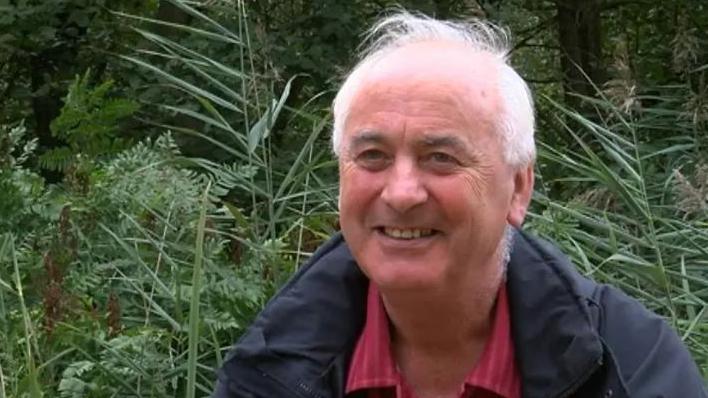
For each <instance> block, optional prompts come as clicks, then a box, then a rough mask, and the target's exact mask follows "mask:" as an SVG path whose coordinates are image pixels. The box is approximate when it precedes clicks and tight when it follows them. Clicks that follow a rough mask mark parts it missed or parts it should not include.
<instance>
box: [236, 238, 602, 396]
mask: <svg viewBox="0 0 708 398" xmlns="http://www.w3.org/2000/svg"><path fill="white" fill-rule="evenodd" d="M587 283H589V282H587V281H585V280H584V279H583V278H582V277H580V276H579V275H578V274H577V273H576V272H575V271H573V270H572V265H570V264H569V262H568V261H567V260H566V259H565V257H564V256H563V255H562V254H561V253H559V252H558V251H557V250H556V249H555V248H553V247H552V246H550V245H549V244H547V243H544V242H541V241H540V240H537V239H534V238H531V237H529V236H527V235H526V234H524V233H523V232H519V233H517V234H516V239H515V244H514V248H513V250H512V254H511V261H510V263H509V267H508V272H507V284H508V285H507V286H508V289H509V290H508V294H509V303H510V310H511V324H512V325H511V326H512V334H513V337H514V346H515V352H516V358H517V361H518V366H519V370H520V372H521V376H522V384H523V387H522V389H523V396H524V397H527V398H547V397H564V396H567V395H569V394H570V393H571V392H572V390H573V388H575V387H576V386H579V385H580V384H582V383H583V382H584V381H585V380H586V379H587V378H588V377H589V376H590V375H591V374H592V372H593V371H594V370H595V369H596V368H597V367H598V366H599V364H600V361H601V358H602V344H601V341H600V338H599V336H598V335H597V333H596V332H595V329H594V328H593V327H592V324H591V322H590V318H589V313H588V309H587V303H586V302H585V298H584V297H583V296H584V295H583V294H582V293H581V292H582V291H583V286H581V285H583V284H587ZM367 286H368V281H367V279H366V277H365V276H364V275H363V274H362V273H361V272H360V271H359V268H358V267H357V266H356V263H355V262H354V260H353V258H352V256H351V253H350V252H349V249H348V248H347V246H346V243H345V242H344V240H343V239H342V237H341V235H339V234H337V235H336V236H335V237H333V238H332V239H331V240H330V241H329V242H328V243H326V244H325V245H324V246H323V247H322V248H320V249H319V250H318V251H317V252H316V253H315V254H314V255H313V257H312V258H311V259H310V261H309V262H308V263H307V264H305V265H304V266H303V267H302V268H301V269H300V270H299V271H298V272H297V273H296V274H295V275H294V276H293V278H292V279H291V280H290V281H289V282H288V283H287V284H286V285H285V286H284V287H283V288H282V289H281V290H280V292H279V293H278V294H277V295H276V296H275V297H274V298H273V299H272V300H271V301H270V302H269V303H268V305H267V306H266V308H265V309H264V310H263V311H262V312H261V314H260V315H259V316H258V317H257V319H256V320H255V321H254V323H253V325H252V326H251V327H250V328H249V329H248V330H247V331H246V333H245V334H244V336H243V337H242V338H241V340H240V341H239V342H238V343H237V346H236V348H235V350H234V353H233V356H232V358H231V359H230V360H228V361H227V363H226V364H225V365H224V372H226V373H228V372H229V367H237V366H250V367H255V368H257V369H258V371H259V372H261V374H263V375H267V376H268V379H272V380H274V381H275V382H276V383H278V384H279V386H280V387H281V388H282V387H286V388H288V389H289V390H290V391H292V392H293V394H294V396H300V397H303V398H324V397H327V398H329V397H342V396H343V395H342V394H343V391H344V386H345V382H346V380H345V378H346V374H347V369H348V364H349V360H350V356H351V352H352V350H353V348H354V345H355V342H356V338H357V337H358V335H359V332H360V330H361V328H362V326H363V320H364V317H365V309H366V289H367Z"/></svg>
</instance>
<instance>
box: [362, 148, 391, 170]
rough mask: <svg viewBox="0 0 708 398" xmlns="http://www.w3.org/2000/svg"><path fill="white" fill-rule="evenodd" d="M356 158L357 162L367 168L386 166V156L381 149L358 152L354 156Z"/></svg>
mask: <svg viewBox="0 0 708 398" xmlns="http://www.w3.org/2000/svg"><path fill="white" fill-rule="evenodd" d="M356 160H357V162H358V163H359V164H361V165H362V166H364V167H366V168H368V169H380V168H383V167H385V166H386V163H387V162H388V156H387V155H386V153H385V152H383V151H379V150H375V149H370V150H368V151H364V152H362V153H360V154H359V155H358V156H357V157H356Z"/></svg>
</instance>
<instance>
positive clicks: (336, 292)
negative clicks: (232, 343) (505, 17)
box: [215, 13, 706, 398]
mask: <svg viewBox="0 0 708 398" xmlns="http://www.w3.org/2000/svg"><path fill="white" fill-rule="evenodd" d="M369 38H370V39H371V42H372V43H373V44H372V45H371V46H370V48H369V49H368V50H367V51H366V52H365V54H364V57H363V59H362V61H361V62H360V63H359V64H358V65H357V66H356V68H355V69H354V70H353V71H352V72H351V74H350V75H349V76H348V78H347V79H346V81H345V82H344V84H343V85H342V87H341V89H340V91H339V93H338V94H337V97H336V99H335V103H334V133H333V140H332V141H333V146H334V151H335V153H336V154H337V156H338V159H339V170H340V171H339V173H340V203H339V209H340V215H341V226H342V234H341V236H336V237H334V238H333V239H331V240H330V241H329V242H328V243H326V244H325V245H324V246H323V247H322V248H320V249H319V250H318V251H317V252H316V253H315V254H314V256H313V257H312V258H311V259H310V261H309V262H308V263H307V264H306V265H305V266H303V267H302V268H301V270H300V271H299V272H298V273H297V274H296V275H295V276H294V277H293V278H292V280H291V281H290V282H289V283H288V284H287V285H286V286H285V287H284V288H283V289H282V290H281V291H280V292H279V293H278V295H277V296H276V297H275V298H273V300H272V301H271V302H270V303H269V304H268V306H267V307H266V308H265V309H264V310H263V312H262V313H261V314H260V316H259V317H258V318H257V319H256V320H255V322H254V323H253V325H252V326H251V327H250V328H249V330H248V331H247V332H246V333H245V334H244V336H243V337H242V339H241V340H240V341H239V342H238V344H237V345H236V347H235V350H234V352H233V353H232V355H231V357H230V359H229V360H227V361H226V363H225V364H224V367H223V369H222V370H221V372H220V376H219V382H218V385H217V390H216V392H215V396H216V397H220V398H223V397H259V398H273V397H299V398H329V397H359V398H364V397H382V398H383V397H391V398H394V397H397V398H412V397H417V398H432V397H435V398H448V397H450V398H459V397H465V398H469V397H478V398H492V397H495V398H515V397H535V398H549V397H551V398H553V397H558V398H565V397H614V398H620V397H634V398H638V397H704V396H706V394H705V391H704V387H703V381H702V379H701V376H700V375H699V373H698V371H697V369H696V366H695V364H694V363H693V361H692V359H691V357H690V355H689V353H688V351H687V350H686V349H685V347H683V345H682V343H681V341H680V339H679V338H678V337H677V335H676V334H675V333H674V332H673V331H672V330H671V329H670V328H669V327H668V326H667V325H666V324H665V323H664V322H663V321H662V320H661V319H660V318H659V317H657V316H656V315H653V314H651V313H650V312H648V311H647V310H646V309H644V308H643V307H642V306H641V305H640V304H638V303H637V302H635V301H634V300H632V299H630V298H628V297H627V296H625V295H624V294H622V293H621V292H619V291H617V290H615V289H614V288H611V287H608V286H602V285H598V284H595V283H593V282H591V281H589V280H587V279H585V278H583V277H581V276H580V275H578V274H577V273H576V271H574V270H573V267H572V266H571V265H570V264H569V262H568V261H567V260H566V259H565V257H563V256H562V255H561V254H560V253H558V252H557V251H556V250H555V249H554V248H553V247H551V246H550V245H548V244H547V243H544V242H542V241H540V240H538V239H536V238H533V237H531V236H528V235H527V234H525V233H523V232H521V231H520V230H519V228H520V227H521V224H522V222H523V220H524V216H525V213H526V209H527V207H528V204H529V201H530V197H531V193H532V190H533V180H534V176H533V160H534V155H535V147H534V139H533V129H534V117H533V105H532V99H531V96H530V93H529V90H528V88H527V86H526V84H525V83H524V81H523V80H522V79H521V78H520V77H519V75H518V74H517V73H516V72H515V71H514V70H513V69H512V68H511V67H510V66H509V65H508V63H507V59H506V54H507V48H506V44H505V40H504V35H503V33H502V32H501V31H500V30H499V29H497V28H495V27H494V26H492V25H489V24H486V23H481V22H477V23H472V24H455V23H449V22H441V21H436V20H433V19H429V18H426V17H421V16H412V15H410V14H406V13H400V14H397V15H394V16H391V17H388V18H386V19H384V20H382V21H380V22H379V23H378V24H377V25H376V26H375V27H374V28H373V29H372V30H371V36H370V37H369ZM512 242H513V248H512Z"/></svg>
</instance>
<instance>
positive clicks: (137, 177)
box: [0, 0, 708, 398]
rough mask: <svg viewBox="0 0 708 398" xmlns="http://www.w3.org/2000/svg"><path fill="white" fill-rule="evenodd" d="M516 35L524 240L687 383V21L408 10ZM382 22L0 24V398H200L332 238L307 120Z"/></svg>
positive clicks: (110, 18) (227, 17)
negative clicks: (631, 305) (527, 193)
mask: <svg viewBox="0 0 708 398" xmlns="http://www.w3.org/2000/svg"><path fill="white" fill-rule="evenodd" d="M398 3H399V4H400V5H402V6H404V7H406V8H408V9H410V10H417V11H421V12H425V13H428V14H430V15H435V16H438V17H442V18H467V17H480V18H488V19H490V20H492V21H495V22H498V23H500V24H503V25H505V26H507V27H508V28H509V29H510V31H511V32H512V33H513V35H514V38H515V39H514V48H513V54H512V55H513V57H514V64H515V65H516V67H517V68H518V70H519V71H520V72H521V74H522V75H523V76H524V77H525V78H526V79H527V80H528V81H529V82H530V83H531V84H532V85H533V87H534V91H535V95H536V100H537V108H538V120H539V121H538V132H537V138H538V142H539V150H540V153H539V159H538V165H537V175H538V181H537V191H536V193H535V196H534V201H533V206H532V214H531V216H530V219H529V220H528V223H527V226H526V228H528V229H530V230H533V231H535V232H536V233H538V234H540V235H542V236H544V237H547V238H549V239H552V240H554V241H555V242H557V243H558V245H560V246H561V247H562V249H563V250H564V251H565V252H566V253H568V255H569V256H571V257H572V259H573V261H574V262H575V264H576V265H577V267H578V268H579V269H580V270H581V271H582V272H584V273H585V274H587V275H590V276H591V277H593V278H595V279H596V280H598V281H601V282H607V283H612V284H614V285H617V286H619V287H620V288H622V289H623V290H625V291H626V292H627V293H629V294H631V295H633V296H635V297H638V298H639V299H640V300H642V301H643V302H644V303H645V304H646V305H647V306H648V307H650V308H651V309H653V310H655V311H657V312H658V313H660V314H662V315H663V316H665V317H666V320H667V321H668V322H669V323H670V324H671V325H672V326H673V327H674V328H675V329H676V330H677V331H678V333H679V334H680V336H681V337H682V338H683V340H684V341H685V342H686V344H687V345H688V346H689V347H690V349H691V351H692V353H693V355H694V358H695V360H696V362H697V364H698V365H699V367H700V368H701V369H702V371H703V373H704V374H705V375H708V318H707V317H708V314H706V307H707V300H708V151H706V148H707V147H708V130H707V129H706V125H707V123H708V85H707V84H706V80H707V77H708V76H707V75H708V57H707V55H708V54H707V52H706V50H707V49H708V45H706V44H707V42H706V39H707V37H706V34H707V33H706V32H708V29H707V28H708V10H707V9H706V8H707V7H708V5H707V4H705V3H704V2H703V1H701V0H674V1H663V2H657V1H650V0H479V1H475V0H406V1H399V2H398ZM393 5H394V3H393V2H392V1H387V0H377V1H375V0H351V1H334V0H288V1H283V0H259V1H248V2H245V1H237V0H199V1H197V0H195V1H187V0H171V1H168V0H114V1H106V0H22V1H12V0H0V398H4V397H32V398H36V397H42V396H46V397H127V396H130V397H140V396H142V397H174V396H186V397H196V396H207V395H208V394H209V392H210V391H211V389H212V386H213V382H214V380H215V369H216V368H218V367H219V365H220V364H221V362H222V360H223V358H224V356H225V354H226V353H227V351H228V349H229V346H230V344H232V343H233V342H234V341H235V340H236V338H237V337H238V336H239V334H240V333H241V332H242V331H243V328H244V327H245V326H246V325H247V324H248V323H249V321H250V320H251V319H252V317H253V316H254V315H255V314H256V313H257V312H258V310H259V309H260V308H261V307H262V306H263V305H264V304H265V302H266V301H267V299H268V297H270V295H271V294H272V293H273V292H274V291H275V289H277V288H278V286H279V285H280V284H281V283H282V282H283V281H284V280H285V279H287V278H288V276H289V275H290V274H291V273H292V272H293V271H294V270H295V269H296V267H297V266H298V264H300V263H301V262H302V261H303V260H305V259H306V258H307V257H308V256H309V255H310V254H311V253H312V251H313V250H314V249H315V248H316V247H317V246H318V245H319V244H320V243H321V242H322V241H323V240H325V239H327V237H328V236H330V235H331V234H332V233H333V232H334V231H335V230H336V229H337V215H336V212H335V203H336V192H337V189H336V178H335V177H336V163H335V162H334V161H333V159H332V157H331V154H330V151H329V143H328V137H329V130H330V119H329V112H328V107H329V104H330V102H331V100H332V98H333V95H334V93H335V91H336V88H337V84H338V83H339V82H340V80H341V77H342V76H343V74H344V73H345V71H346V70H347V69H348V68H350V67H351V66H352V64H353V62H354V54H355V51H354V49H355V48H356V46H357V44H358V42H359V40H360V34H361V33H362V31H363V29H364V28H365V27H366V26H368V25H369V24H370V22H371V21H372V20H374V19H375V18H376V17H377V16H379V15H381V13H382V12H384V11H385V10H388V9H390V7H391V6H393Z"/></svg>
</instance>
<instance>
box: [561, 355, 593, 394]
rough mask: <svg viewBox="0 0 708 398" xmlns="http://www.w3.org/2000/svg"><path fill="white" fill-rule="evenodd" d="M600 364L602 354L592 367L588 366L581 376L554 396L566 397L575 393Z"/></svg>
mask: <svg viewBox="0 0 708 398" xmlns="http://www.w3.org/2000/svg"><path fill="white" fill-rule="evenodd" d="M600 366H602V356H600V358H599V359H597V360H595V361H594V362H593V365H592V368H590V369H589V370H588V371H587V372H586V373H585V374H583V376H582V377H580V378H578V379H576V380H575V381H574V382H573V384H571V385H570V386H568V388H566V389H565V391H563V392H561V393H560V394H558V395H557V396H556V398H568V397H570V396H571V395H573V394H575V393H576V392H577V391H578V389H580V386H582V385H583V384H585V382H586V381H588V380H589V379H590V377H592V375H593V374H594V373H595V372H596V371H597V370H598V369H599V368H600Z"/></svg>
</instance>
